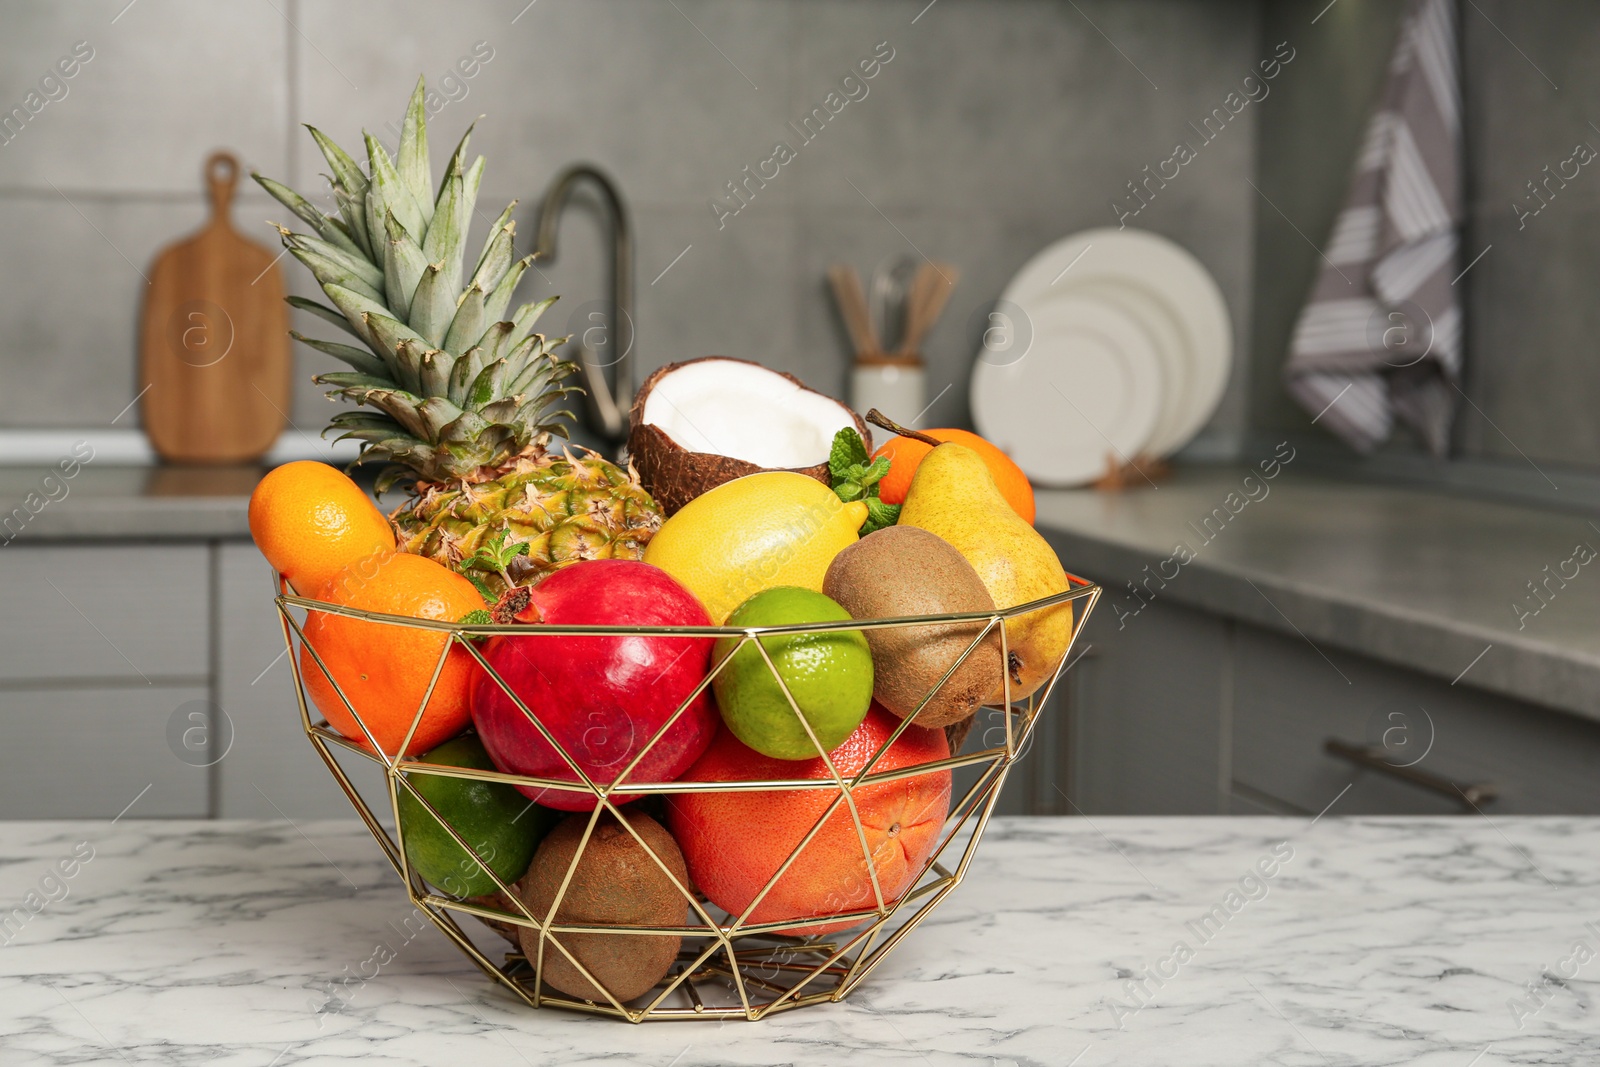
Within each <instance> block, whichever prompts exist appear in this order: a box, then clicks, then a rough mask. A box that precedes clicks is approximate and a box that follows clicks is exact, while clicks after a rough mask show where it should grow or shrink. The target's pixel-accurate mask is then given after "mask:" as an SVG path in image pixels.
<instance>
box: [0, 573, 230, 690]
mask: <svg viewBox="0 0 1600 1067" xmlns="http://www.w3.org/2000/svg"><path fill="white" fill-rule="evenodd" d="M208 555H209V553H208V550H207V549H206V548H205V547H204V546H166V545H161V546H157V545H150V546H132V547H112V546H85V547H70V548H57V547H48V548H46V547H34V546H29V545H7V546H6V547H5V548H4V550H3V551H0V605H3V610H0V683H3V682H5V681H15V680H19V679H87V678H117V679H129V680H138V681H139V683H140V684H141V685H142V684H145V680H146V679H154V680H156V681H158V682H159V681H160V680H161V679H163V678H166V679H172V678H180V677H192V678H199V677H203V676H204V675H205V674H206V673H207V664H208V660H209V650H208V646H207V637H208V634H209V631H210V625H209V608H208V600H209V597H208V588H207V587H208V584H209V583H208V571H209V567H208V564H207V560H208Z"/></svg>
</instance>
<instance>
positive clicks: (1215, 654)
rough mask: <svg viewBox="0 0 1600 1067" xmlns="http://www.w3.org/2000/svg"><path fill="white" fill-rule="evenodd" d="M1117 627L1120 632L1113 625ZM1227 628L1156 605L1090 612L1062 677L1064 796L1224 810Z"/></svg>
mask: <svg viewBox="0 0 1600 1067" xmlns="http://www.w3.org/2000/svg"><path fill="white" fill-rule="evenodd" d="M1119 622H1120V625H1119ZM1229 641H1230V625H1229V624H1228V623H1227V622H1226V621H1224V620H1222V619H1218V618H1216V617H1215V616H1210V615H1206V614H1204V613H1202V612H1198V611H1193V610H1191V609H1189V608H1184V607H1179V606H1177V605H1172V604H1166V603H1162V602H1161V601H1159V600H1158V601H1155V602H1154V603H1150V604H1147V605H1145V607H1144V608H1143V610H1141V611H1140V612H1139V613H1138V614H1136V615H1128V616H1127V617H1125V618H1124V619H1122V620H1119V619H1118V618H1117V616H1116V613H1115V612H1114V611H1111V610H1109V608H1108V605H1107V604H1106V601H1105V600H1102V601H1101V605H1100V607H1099V608H1097V609H1096V614H1095V615H1094V616H1093V617H1092V618H1091V620H1090V622H1089V625H1088V627H1087V629H1086V630H1085V631H1084V634H1083V637H1082V638H1080V644H1079V645H1078V648H1077V649H1076V650H1075V652H1074V655H1077V654H1082V656H1083V658H1082V659H1081V660H1079V661H1077V662H1076V663H1075V664H1074V665H1073V667H1072V670H1071V672H1070V673H1069V674H1068V676H1067V678H1066V679H1064V681H1066V682H1070V683H1071V685H1070V688H1069V694H1070V697H1069V700H1068V701H1067V706H1068V708H1069V711H1068V722H1069V726H1068V731H1067V744H1066V764H1067V767H1068V768H1069V769H1068V775H1067V777H1068V779H1069V781H1070V783H1071V785H1070V788H1069V790H1068V791H1069V793H1070V794H1071V796H1072V798H1073V802H1074V803H1075V804H1077V805H1078V806H1079V807H1080V808H1082V810H1083V811H1085V812H1087V813H1090V814H1093V813H1095V812H1115V813H1118V814H1128V815H1159V814H1167V813H1172V812H1189V813H1202V812H1204V813H1216V812H1219V811H1221V812H1225V811H1227V810H1228V809H1227V803H1226V793H1227V776H1226V763H1227V746H1228V736H1227V735H1228V729H1227V727H1228V719H1227V715H1226V709H1227V707H1228V702H1229V694H1230V691H1231V689H1232V685H1233V683H1232V678H1231V671H1230V665H1231V661H1230V657H1229Z"/></svg>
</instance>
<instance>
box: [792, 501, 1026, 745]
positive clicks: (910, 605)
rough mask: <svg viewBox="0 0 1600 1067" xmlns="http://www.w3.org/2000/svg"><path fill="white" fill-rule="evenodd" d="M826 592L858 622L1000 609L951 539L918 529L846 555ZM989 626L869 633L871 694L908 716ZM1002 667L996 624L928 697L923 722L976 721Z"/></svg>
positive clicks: (887, 533)
mask: <svg viewBox="0 0 1600 1067" xmlns="http://www.w3.org/2000/svg"><path fill="white" fill-rule="evenodd" d="M822 591H823V592H824V593H826V594H827V595H828V596H830V597H832V598H833V599H834V600H836V601H838V602H839V605H840V606H841V607H843V608H844V609H845V610H846V611H848V612H849V613H850V617H851V618H855V619H886V618H893V617H895V616H900V615H942V614H948V613H952V612H958V611H963V612H964V611H993V610H994V600H993V599H992V598H991V597H990V596H989V591H988V590H987V589H986V588H985V587H984V584H983V580H982V579H980V578H979V577H978V572H977V571H975V570H973V569H972V564H970V563H968V562H967V561H966V558H965V557H963V556H962V555H961V553H960V552H957V551H956V550H955V548H954V547H952V546H951V545H950V543H949V542H947V541H945V540H944V539H943V538H941V537H939V536H938V535H937V534H932V533H929V532H928V531H927V530H923V529H919V528H918V527H915V526H888V527H885V528H884V529H882V530H878V531H876V532H874V533H870V534H868V535H867V536H866V537H863V538H862V539H861V540H860V541H857V542H856V543H855V544H853V545H851V546H850V547H848V548H846V549H845V550H844V551H843V552H840V553H839V554H838V555H837V556H835V557H834V559H833V563H832V564H830V565H829V567H828V573H827V575H826V576H825V577H824V578H823V579H822ZM983 627H984V623H982V622H967V623H946V624H944V625H938V626H893V627H887V628H884V629H880V630H863V631H862V633H864V634H865V635H866V638H867V644H868V645H869V646H870V647H871V648H872V674H873V685H872V695H873V696H874V697H876V698H877V701H878V703H880V704H882V705H883V706H884V707H886V708H888V709H889V710H890V711H892V712H894V713H895V714H896V715H898V716H900V717H901V718H902V719H903V718H905V717H906V716H908V715H910V714H911V713H912V712H913V711H915V710H916V707H917V704H918V703H919V702H920V701H921V700H922V698H923V697H925V696H927V694H928V691H929V690H930V689H932V688H933V687H934V686H935V685H937V684H938V682H939V679H940V678H942V677H944V672H945V671H947V670H949V669H950V665H951V664H952V663H954V662H955V661H956V660H957V659H958V658H959V657H960V656H961V653H962V652H964V651H966V649H967V646H968V645H970V644H972V641H973V639H974V638H976V637H977V636H978V634H979V633H980V632H981V631H982V630H983ZM1003 667H1004V659H1003V657H1002V656H1001V654H1000V632H999V629H998V628H996V629H995V630H994V631H993V632H991V633H990V634H989V636H988V637H987V638H985V639H984V642H983V643H982V644H981V645H979V646H978V647H977V648H975V649H973V651H972V655H970V656H968V657H967V659H966V662H964V663H962V664H961V666H960V667H959V668H957V670H956V672H955V674H953V675H951V676H950V680H949V681H947V682H946V683H945V684H944V685H943V686H942V687H940V689H939V691H938V692H937V693H935V694H934V696H933V699H932V700H930V701H928V704H927V706H926V707H924V708H923V709H922V711H921V713H920V714H918V715H917V718H916V724H917V725H918V726H926V727H933V728H937V727H941V726H948V725H950V724H951V723H956V722H961V721H963V720H965V719H968V718H971V716H972V715H973V713H974V712H976V711H977V710H978V708H980V707H981V706H982V705H983V701H984V698H985V697H986V696H988V695H989V693H991V692H992V691H993V690H994V688H995V686H996V684H998V680H999V679H1000V678H1001V677H1002V669H1003Z"/></svg>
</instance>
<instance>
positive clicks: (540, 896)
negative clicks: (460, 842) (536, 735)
mask: <svg viewBox="0 0 1600 1067" xmlns="http://www.w3.org/2000/svg"><path fill="white" fill-rule="evenodd" d="M588 822H589V815H588V814H587V813H584V814H579V815H571V816H568V817H567V818H565V819H563V820H562V821H561V822H560V823H559V824H558V825H557V826H556V828H555V829H554V830H552V831H550V833H549V835H548V836H547V837H546V838H545V839H544V841H542V842H541V843H540V845H539V851H538V852H536V853H535V854H534V857H533V864H532V866H530V867H529V868H528V874H527V876H526V877H525V878H524V879H523V887H522V892H523V898H522V899H523V901H524V902H525V903H526V904H527V905H528V910H529V911H530V912H532V913H533V915H534V917H535V918H538V919H539V920H541V921H543V920H544V919H545V918H546V917H547V916H548V915H549V914H550V906H551V904H553V903H554V901H555V897H556V890H558V889H559V888H560V887H561V880H562V879H563V878H565V877H566V873H567V867H568V866H569V865H570V864H571V863H572V857H573V856H574V855H575V854H576V853H577V851H578V844H579V842H580V841H582V839H583V831H584V828H585V827H586V826H587V825H588ZM628 823H629V825H631V826H632V827H633V829H634V831H635V832H636V833H638V835H639V837H641V838H643V839H644V841H645V842H646V843H647V844H648V845H649V846H650V849H651V851H653V852H654V853H655V854H656V855H657V856H658V857H660V859H661V862H662V863H664V864H666V866H667V868H668V870H670V871H671V872H672V875H673V877H674V878H676V879H677V880H678V883H679V885H683V886H688V885H689V872H688V869H687V868H686V867H685V866H684V863H683V853H682V852H680V851H679V850H678V843H677V842H676V841H674V840H673V839H672V835H671V834H669V833H667V831H666V828H665V827H663V826H662V825H661V824H660V823H658V822H656V821H655V820H654V819H652V818H650V816H648V815H645V814H643V813H641V812H633V813H630V814H629V815H628ZM688 910H689V902H688V900H687V899H686V898H685V897H684V895H683V893H682V892H680V891H679V889H678V887H677V886H675V885H673V884H672V881H671V880H670V879H668V877H667V875H666V874H665V873H664V872H663V871H662V870H661V867H660V866H659V865H657V863H656V861H655V860H653V859H651V858H650V856H649V854H648V853H646V852H645V850H644V848H643V847H642V846H641V845H640V844H639V842H638V841H637V840H635V839H634V837H633V835H632V834H630V833H629V832H628V830H627V827H624V826H623V825H622V824H621V823H619V822H618V821H617V819H616V817H615V816H613V815H611V814H610V813H609V812H608V813H605V814H603V815H601V816H600V820H599V822H597V823H596V824H595V828H594V832H593V833H592V834H590V836H589V842H588V844H587V845H585V846H584V850H583V856H582V858H581V859H579V861H578V866H577V869H576V870H574V871H573V872H572V881H571V882H570V883H568V885H567V892H566V894H565V895H564V896H563V897H562V899H561V907H560V909H558V910H557V912H556V921H557V922H562V923H594V924H608V925H609V924H615V925H618V926H683V925H684V924H685V923H686V921H687V918H686V917H687V915H688ZM520 934H521V938H522V951H523V953H524V954H525V955H526V956H527V957H528V961H529V962H530V963H532V962H534V961H536V960H537V959H538V958H539V931H538V930H533V929H530V928H528V927H522V928H520ZM551 937H552V938H553V939H554V940H556V941H560V942H561V944H562V945H564V946H566V949H567V951H568V952H571V953H572V954H573V955H574V956H576V957H577V958H578V959H579V960H580V961H581V962H582V963H583V966H584V968H585V969H586V970H587V971H588V972H589V973H590V974H592V975H594V976H595V978H596V979H598V980H599V982H600V983H601V984H602V985H604V986H605V987H606V989H607V990H609V991H610V993H611V995H612V996H613V997H615V998H616V999H617V1001H618V1003H627V1002H628V1001H630V1000H633V999H634V998H635V997H639V996H643V995H644V994H645V993H647V992H649V991H650V989H651V988H652V987H653V986H654V985H655V984H656V983H657V982H659V981H660V980H661V979H662V978H663V977H664V976H665V975H666V973H667V972H668V971H669V970H671V969H672V965H673V963H674V962H675V961H676V960H677V958H678V948H679V946H680V945H681V943H682V941H683V939H682V938H681V937H678V936H677V935H674V934H661V935H653V934H552V935H551ZM544 981H545V983H546V984H548V985H550V986H551V987H553V988H555V989H559V990H560V991H561V992H563V993H565V994H567V995H568V996H573V997H578V998H579V999H581V1000H592V1001H595V1002H596V1003H606V998H605V994H604V993H602V992H601V991H600V990H598V989H596V988H595V987H594V985H593V983H591V982H590V981H589V980H588V979H586V978H584V976H583V975H582V974H580V973H579V972H578V969H577V968H576V967H574V966H573V965H572V962H571V961H570V960H568V959H567V957H566V955H565V954H563V953H562V951H561V949H559V948H557V947H556V946H555V945H553V944H550V945H546V946H545V948H544Z"/></svg>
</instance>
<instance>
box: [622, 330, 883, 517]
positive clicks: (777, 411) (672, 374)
mask: <svg viewBox="0 0 1600 1067" xmlns="http://www.w3.org/2000/svg"><path fill="white" fill-rule="evenodd" d="M629 422H630V424H631V426H632V429H631V431H630V432H629V435H628V452H629V454H630V455H631V456H632V458H633V465H634V467H635V468H636V469H637V470H638V471H639V480H640V481H641V482H642V483H643V484H644V487H645V490H646V491H647V492H649V494H650V495H651V496H653V497H654V498H655V500H656V503H658V504H660V505H661V507H662V510H663V511H665V512H666V514H668V515H671V514H673V513H674V512H676V511H677V510H678V509H679V508H681V507H683V506H684V505H685V504H687V503H688V502H689V501H691V500H693V499H694V498H695V497H697V496H699V495H700V494H701V493H704V492H706V491H707V490H709V489H714V488H716V487H717V486H719V485H721V484H722V483H723V482H729V481H732V480H733V479H735V478H742V477H743V476H744V475H746V474H755V473H757V472H759V471H768V470H782V471H795V472H797V473H800V474H804V475H807V476H809V477H812V478H815V479H817V481H819V482H821V483H822V484H824V485H828V484H829V481H828V452H829V450H830V449H831V448H832V445H833V437H834V435H835V434H837V433H838V432H839V431H840V430H842V429H843V428H845V427H846V426H853V427H855V429H856V432H857V433H859V434H861V437H862V439H863V440H864V441H866V443H867V450H868V451H869V452H870V451H871V450H872V434H871V432H870V431H869V430H868V429H867V424H866V423H865V422H863V421H862V419H861V416H860V415H857V414H856V413H855V412H853V411H851V410H850V409H849V408H848V407H846V406H845V405H843V404H841V403H840V402H839V401H837V400H834V399H833V398H831V397H828V396H824V395H823V394H822V393H819V392H817V391H816V390H815V389H809V388H807V387H806V386H805V385H804V384H802V383H801V381H800V379H798V378H796V377H794V375H792V374H784V373H783V372H782V371H775V370H771V369H769V368H767V367H763V366H762V365H761V364H759V363H752V362H750V361H749V360H746V359H730V358H728V357H727V356H707V357H705V358H704V359H691V360H689V361H687V362H685V363H669V364H667V365H666V366H665V367H662V368H661V369H660V370H658V371H656V372H655V373H654V374H652V375H650V377H648V378H646V379H645V382H644V384H643V385H642V386H640V387H639V394H638V395H637V396H636V397H634V400H633V408H632V410H631V411H630V412H629Z"/></svg>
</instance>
